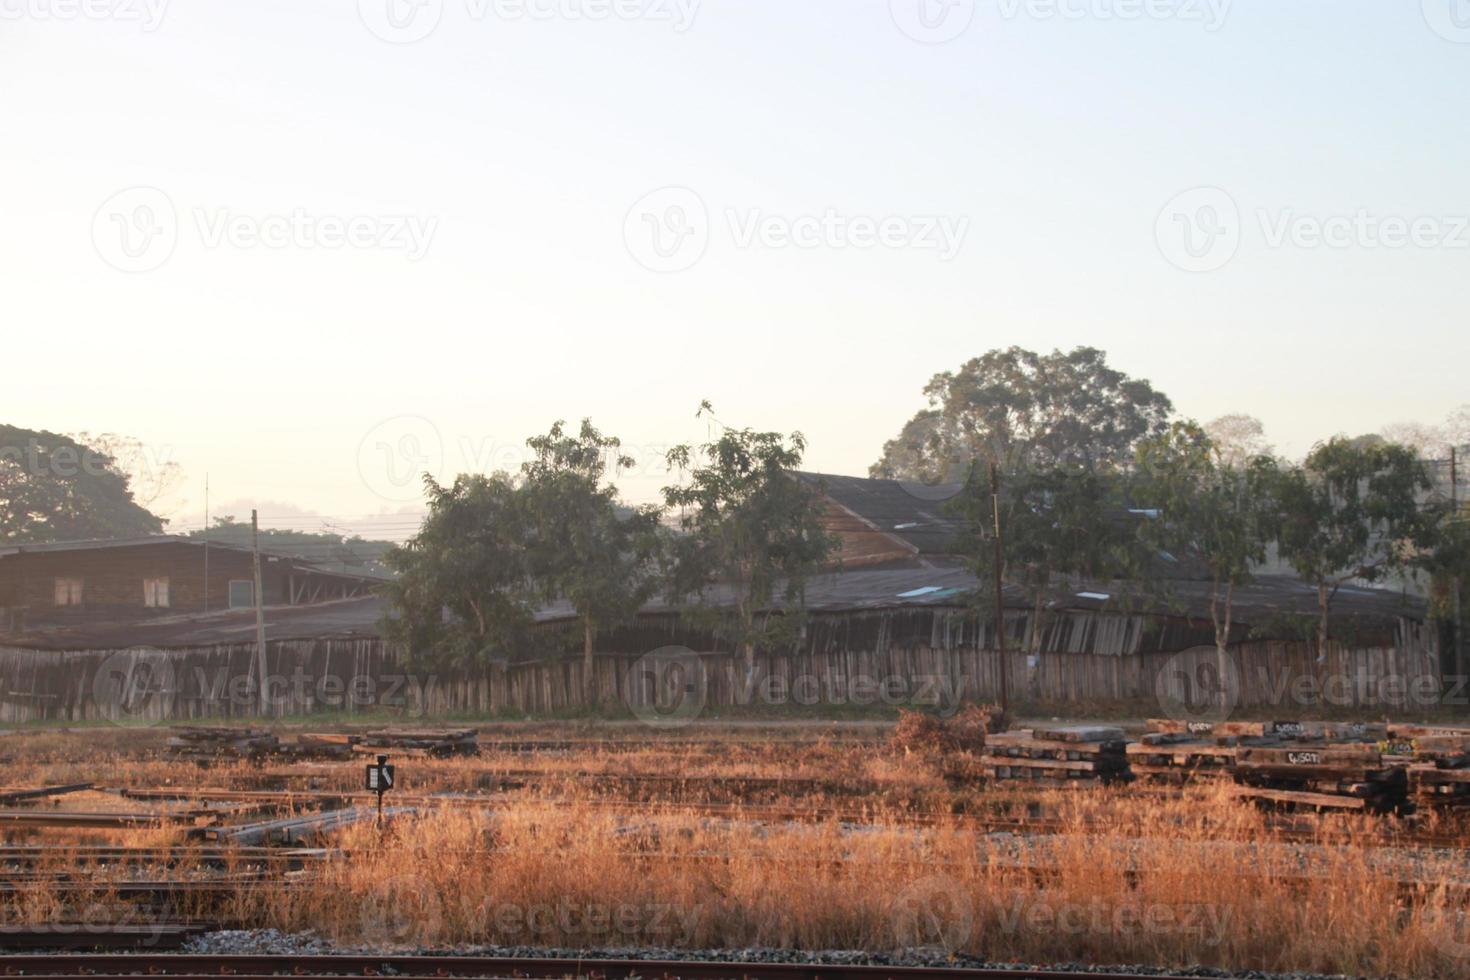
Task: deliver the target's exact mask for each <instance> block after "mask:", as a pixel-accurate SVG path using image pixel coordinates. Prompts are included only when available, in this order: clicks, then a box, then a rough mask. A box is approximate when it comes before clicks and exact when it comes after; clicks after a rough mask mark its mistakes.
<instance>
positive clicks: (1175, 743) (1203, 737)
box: [1127, 718, 1240, 783]
mask: <svg viewBox="0 0 1470 980" xmlns="http://www.w3.org/2000/svg"><path fill="white" fill-rule="evenodd" d="M1148 728H1149V730H1148V733H1147V734H1145V735H1144V736H1143V737H1142V738H1141V739H1139V741H1137V742H1133V743H1130V744H1129V746H1128V750H1127V755H1128V766H1129V769H1130V771H1131V772H1132V773H1133V774H1134V775H1135V776H1142V777H1144V778H1145V779H1148V780H1151V781H1154V782H1170V783H1184V782H1188V781H1189V780H1191V779H1194V778H1195V777H1206V778H1208V777H1213V776H1222V775H1226V774H1228V773H1229V771H1230V767H1231V766H1232V765H1234V763H1235V750H1236V747H1237V746H1238V744H1239V742H1240V737H1239V736H1234V735H1216V734H1215V733H1214V726H1213V725H1211V724H1210V723H1208V722H1184V721H1174V720H1162V719H1156V718H1155V719H1150V720H1149V723H1148Z"/></svg>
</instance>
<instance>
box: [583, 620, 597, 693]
mask: <svg viewBox="0 0 1470 980" xmlns="http://www.w3.org/2000/svg"><path fill="white" fill-rule="evenodd" d="M595 632H596V631H595V630H594V629H593V627H592V620H591V619H590V618H584V619H583V620H582V701H583V703H584V705H585V706H586V707H588V708H594V707H596V706H597V678H596V676H595V674H594V671H593V667H592V636H593V634H594V633H595Z"/></svg>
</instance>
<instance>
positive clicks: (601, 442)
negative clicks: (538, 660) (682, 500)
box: [520, 419, 660, 700]
mask: <svg viewBox="0 0 1470 980" xmlns="http://www.w3.org/2000/svg"><path fill="white" fill-rule="evenodd" d="M563 426H564V423H562V422H557V423H556V424H555V425H553V426H552V427H551V431H550V432H548V433H547V434H546V435H544V436H536V437H535V438H532V439H529V440H527V445H528V446H529V447H530V448H531V450H532V452H533V454H534V455H533V457H532V458H531V459H530V460H529V461H527V462H526V463H525V465H524V466H523V467H522V469H521V472H522V477H523V483H522V485H521V491H520V492H521V495H522V497H523V498H524V504H525V513H526V515H527V520H528V522H529V526H528V531H529V533H530V535H531V545H530V570H531V578H532V580H533V582H534V583H535V585H536V588H537V591H538V593H539V594H540V596H541V597H542V598H543V599H545V600H548V601H551V600H555V599H565V600H566V601H568V602H569V603H571V605H572V608H573V609H574V610H576V613H577V616H578V617H579V618H580V619H581V621H582V636H583V674H582V679H583V684H584V686H585V687H586V688H587V690H588V693H589V694H590V693H591V690H592V683H593V670H592V668H593V641H594V639H595V638H596V635H597V633H598V631H599V630H602V629H606V628H608V627H612V626H618V625H621V624H622V623H624V622H627V621H628V620H630V619H632V618H633V616H634V615H636V614H637V612H638V610H639V608H640V607H642V605H643V604H644V603H645V602H647V601H648V600H649V599H651V598H652V597H653V595H654V594H655V593H656V592H657V591H658V588H659V584H660V583H659V579H658V576H657V571H658V565H657V561H656V559H657V556H658V552H659V544H660V537H659V512H658V509H657V508H656V507H643V508H636V509H634V508H626V507H623V506H621V505H620V503H619V499H618V490H617V487H615V486H613V485H611V484H609V483H607V482H605V481H606V478H607V477H608V476H613V477H615V476H617V475H618V474H620V473H622V472H623V471H624V470H627V469H629V468H630V467H632V466H633V465H634V461H633V460H632V459H631V458H629V457H627V456H625V455H623V454H622V453H621V451H620V450H621V445H622V444H621V442H620V441H619V440H618V439H617V438H615V437H612V436H604V435H603V434H602V433H601V432H599V431H598V430H597V428H596V427H595V426H594V425H593V424H592V420H591V419H583V420H582V426H581V429H580V430H579V432H578V434H577V435H575V436H573V435H569V434H568V433H567V432H566V431H565V429H564V427H563ZM589 700H590V699H589Z"/></svg>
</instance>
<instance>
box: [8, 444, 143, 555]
mask: <svg viewBox="0 0 1470 980" xmlns="http://www.w3.org/2000/svg"><path fill="white" fill-rule="evenodd" d="M162 530H163V519H162V518H160V517H157V516H156V515H154V514H151V513H149V512H148V510H147V509H146V508H144V507H141V506H139V504H138V503H137V502H136V501H135V500H134V499H133V493H132V491H131V489H130V488H129V486H128V477H127V474H126V473H124V472H123V471H122V470H121V469H120V468H119V467H118V465H117V462H116V460H114V459H113V458H112V457H111V456H109V455H107V454H106V453H104V452H100V451H98V450H97V449H94V448H93V447H91V446H87V445H85V444H83V443H80V442H78V441H76V440H75V439H72V438H70V437H68V436H63V435H57V434H56V433H54V432H44V431H38V430H31V429H21V428H17V427H15V426H10V425H0V542H6V543H14V544H19V543H27V542H29V543H38V542H46V541H65V540H69V539H81V538H123V537H130V536H133V535H146V534H158V533H160V532H161V531H162Z"/></svg>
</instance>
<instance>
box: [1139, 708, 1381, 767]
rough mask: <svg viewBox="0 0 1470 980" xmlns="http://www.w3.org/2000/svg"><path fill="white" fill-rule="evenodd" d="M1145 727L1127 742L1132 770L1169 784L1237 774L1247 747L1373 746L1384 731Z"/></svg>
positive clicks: (1160, 723) (1292, 724)
mask: <svg viewBox="0 0 1470 980" xmlns="http://www.w3.org/2000/svg"><path fill="white" fill-rule="evenodd" d="M1148 727H1149V732H1148V734H1146V735H1144V736H1143V737H1142V738H1141V739H1140V740H1139V741H1138V742H1137V743H1134V744H1131V745H1129V746H1128V762H1129V766H1130V768H1131V770H1132V771H1133V773H1134V774H1135V775H1138V776H1143V777H1146V778H1148V779H1151V780H1155V781H1164V782H1172V783H1184V782H1188V781H1190V780H1192V779H1194V778H1196V777H1218V776H1233V775H1236V774H1237V766H1236V763H1237V760H1238V759H1239V758H1240V753H1241V752H1243V751H1245V750H1247V749H1262V750H1265V749H1288V750H1289V749H1291V748H1292V747H1294V746H1296V747H1299V746H1300V745H1301V744H1302V743H1309V744H1311V745H1317V746H1320V745H1324V744H1327V743H1332V744H1344V743H1346V744H1353V745H1374V744H1376V743H1377V742H1378V741H1379V740H1380V739H1382V738H1384V737H1385V736H1386V734H1387V727H1386V726H1385V725H1382V724H1374V723H1365V722H1327V721H1226V722H1203V721H1178V720H1173V719H1151V720H1150V721H1149V723H1148ZM1386 764H1387V765H1390V766H1391V763H1386ZM1247 769H1249V767H1247Z"/></svg>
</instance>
